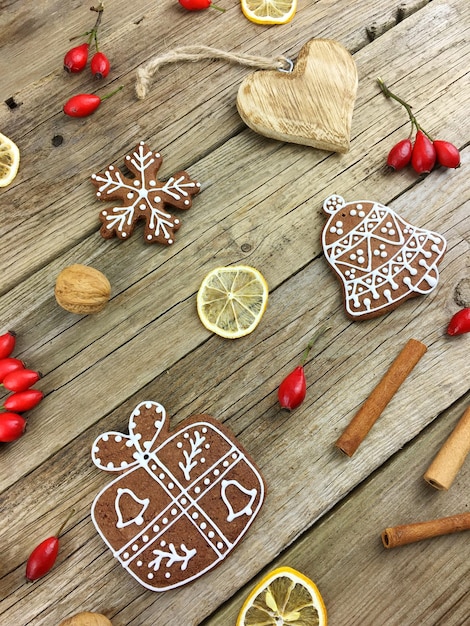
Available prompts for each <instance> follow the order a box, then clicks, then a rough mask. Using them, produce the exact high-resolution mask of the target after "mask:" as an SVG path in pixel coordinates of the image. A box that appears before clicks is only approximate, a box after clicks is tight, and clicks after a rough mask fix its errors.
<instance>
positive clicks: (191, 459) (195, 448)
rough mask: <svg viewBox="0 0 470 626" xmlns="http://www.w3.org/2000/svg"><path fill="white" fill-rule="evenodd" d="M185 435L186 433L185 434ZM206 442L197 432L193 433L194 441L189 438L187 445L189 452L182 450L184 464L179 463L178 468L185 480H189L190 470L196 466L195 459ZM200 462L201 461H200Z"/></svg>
mask: <svg viewBox="0 0 470 626" xmlns="http://www.w3.org/2000/svg"><path fill="white" fill-rule="evenodd" d="M186 434H187V433H186ZM205 440H206V438H205V437H203V436H202V435H200V434H199V432H198V431H197V430H195V431H194V439H192V438H189V445H190V447H191V449H190V451H189V452H188V451H187V450H183V456H184V458H185V463H183V461H180V462H179V463H178V467H179V468H180V469H181V471H182V472H183V474H184V477H185V478H186V480H188V481H189V480H191V470H192V469H194V468H195V467H196V465H197V460H196V457H197V456H198V455H199V454H201V452H202V448H201V445H202V444H203V443H204V441H205ZM200 461H201V462H202V459H200Z"/></svg>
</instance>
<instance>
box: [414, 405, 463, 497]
mask: <svg viewBox="0 0 470 626" xmlns="http://www.w3.org/2000/svg"><path fill="white" fill-rule="evenodd" d="M469 452H470V407H468V409H467V410H466V411H465V413H464V414H463V415H462V417H461V418H460V420H459V422H458V423H457V425H456V427H455V428H454V430H453V431H452V432H451V434H450V435H449V437H448V438H447V440H446V441H445V443H444V445H443V446H442V448H441V449H440V450H439V452H438V453H437V455H436V457H435V458H434V460H433V462H432V463H431V465H430V466H429V467H428V469H427V471H426V473H425V474H424V480H425V481H427V482H428V483H429V484H430V485H432V486H433V487H435V488H436V489H449V487H450V486H451V485H452V483H453V481H454V478H455V477H456V476H457V474H458V472H459V470H460V468H461V467H462V465H463V463H464V461H465V458H466V456H467V454H468V453H469Z"/></svg>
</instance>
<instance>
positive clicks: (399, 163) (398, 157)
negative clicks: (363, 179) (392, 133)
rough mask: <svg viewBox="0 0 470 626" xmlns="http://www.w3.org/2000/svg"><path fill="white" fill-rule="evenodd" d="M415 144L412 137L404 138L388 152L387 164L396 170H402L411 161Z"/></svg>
mask: <svg viewBox="0 0 470 626" xmlns="http://www.w3.org/2000/svg"><path fill="white" fill-rule="evenodd" d="M412 150H413V144H412V143H411V140H410V139H402V140H401V141H399V142H398V143H397V144H395V145H394V146H393V148H392V149H391V150H390V152H389V153H388V157H387V165H388V166H389V167H391V168H392V169H394V170H401V169H403V168H404V167H406V166H407V165H408V163H409V162H410V161H411V153H412Z"/></svg>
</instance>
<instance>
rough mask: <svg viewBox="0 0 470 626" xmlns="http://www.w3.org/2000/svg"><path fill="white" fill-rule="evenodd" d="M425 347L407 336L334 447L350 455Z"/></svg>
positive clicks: (424, 350)
mask: <svg viewBox="0 0 470 626" xmlns="http://www.w3.org/2000/svg"><path fill="white" fill-rule="evenodd" d="M426 350H427V348H426V346H425V345H424V344H423V343H421V341H418V340H417V339H410V340H409V341H408V342H407V343H406V345H405V347H404V348H403V349H402V350H401V352H400V353H399V355H398V356H397V357H396V358H395V360H394V361H393V363H392V364H391V366H390V367H389V369H388V370H387V372H386V373H385V375H384V376H383V378H382V379H381V380H380V382H379V383H378V385H377V386H376V387H375V389H374V390H373V391H372V393H371V394H370V395H369V397H368V398H367V400H366V401H365V402H364V404H363V405H362V406H361V408H360V409H359V411H358V412H357V413H356V415H355V416H354V417H353V418H352V420H351V422H350V423H349V425H348V426H347V427H346V429H345V430H344V432H343V434H342V435H341V436H340V437H339V439H338V440H337V442H336V444H335V445H336V447H337V448H339V449H340V450H341V451H342V452H344V453H345V454H347V455H348V456H352V455H353V454H354V452H356V450H357V448H358V447H359V445H360V444H361V442H362V441H363V439H364V438H365V437H366V435H367V433H368V432H369V431H370V429H371V428H372V426H373V425H374V424H375V422H376V421H377V419H378V418H379V417H380V415H381V414H382V411H383V410H384V409H385V407H386V406H387V404H388V403H389V402H390V400H391V399H392V398H393V396H394V395H395V393H396V392H397V391H398V388H399V387H400V385H401V384H402V383H403V382H404V381H405V379H406V378H407V376H408V375H409V374H410V372H411V370H412V369H413V368H414V366H415V365H416V364H417V363H418V361H419V360H420V359H421V357H422V356H423V354H424V353H425V352H426Z"/></svg>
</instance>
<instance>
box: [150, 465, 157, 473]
mask: <svg viewBox="0 0 470 626" xmlns="http://www.w3.org/2000/svg"><path fill="white" fill-rule="evenodd" d="M151 469H152V470H153V471H155V470H156V469H157V466H156V465H155V463H153V464H152V467H151Z"/></svg>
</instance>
